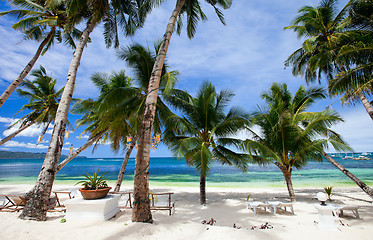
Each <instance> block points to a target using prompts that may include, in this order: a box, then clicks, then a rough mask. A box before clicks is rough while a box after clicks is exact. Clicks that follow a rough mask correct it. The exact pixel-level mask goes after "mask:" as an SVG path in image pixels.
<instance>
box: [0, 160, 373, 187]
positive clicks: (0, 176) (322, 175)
mask: <svg viewBox="0 0 373 240" xmlns="http://www.w3.org/2000/svg"><path fill="white" fill-rule="evenodd" d="M43 160H44V159H0V183H2V184H25V183H28V184H30V183H31V184H33V183H34V182H35V181H36V178H37V175H38V174H39V171H40V168H41V166H42V163H43ZM335 160H337V161H338V162H339V163H341V164H342V165H343V166H345V167H346V168H347V169H349V170H350V171H351V172H352V173H353V174H355V175H356V176H357V177H358V178H360V179H361V180H362V181H364V182H365V183H366V184H368V185H373V160H351V159H342V158H341V157H338V156H337V157H335ZM121 163H122V159H120V158H105V159H102V158H76V159H74V160H72V161H71V162H70V163H68V164H67V165H66V166H65V167H64V168H63V169H62V170H61V171H60V172H59V173H58V174H57V176H56V183H57V184H73V183H75V182H77V181H78V180H80V179H82V177H81V175H82V174H84V172H85V171H87V172H88V173H91V172H92V170H93V169H95V170H97V169H100V172H102V173H103V172H107V173H106V175H105V176H106V178H108V179H109V182H110V183H111V182H114V181H115V180H116V178H117V174H118V172H119V169H120V166H121ZM134 166H135V160H134V159H130V160H129V161H128V164H127V169H126V172H125V176H124V182H131V181H132V180H133V173H134ZM149 174H150V182H151V184H153V185H160V186H199V175H198V173H197V171H196V170H195V169H194V168H193V167H191V166H187V165H186V164H185V161H183V160H178V159H176V158H151V161H150V169H149ZM292 180H293V184H294V186H295V187H324V186H354V185H355V183H353V182H352V181H351V180H350V179H349V178H347V177H346V176H345V175H344V174H343V173H342V172H341V171H339V170H338V169H336V168H335V167H334V166H333V165H331V164H330V163H329V162H327V161H324V162H322V163H320V162H314V161H311V162H309V164H308V165H307V166H305V167H304V168H302V169H300V170H298V169H295V170H294V171H293V176H292ZM207 183H208V185H210V186H224V187H228V186H232V187H265V186H268V187H282V186H285V182H284V178H283V176H282V173H281V172H280V171H279V170H278V168H277V167H276V166H274V165H269V166H265V167H263V166H257V165H253V164H251V165H250V167H249V170H248V171H247V172H244V173H243V172H241V171H240V170H238V169H236V168H234V167H231V166H221V165H219V164H213V165H212V166H211V169H210V173H209V175H208V177H207Z"/></svg>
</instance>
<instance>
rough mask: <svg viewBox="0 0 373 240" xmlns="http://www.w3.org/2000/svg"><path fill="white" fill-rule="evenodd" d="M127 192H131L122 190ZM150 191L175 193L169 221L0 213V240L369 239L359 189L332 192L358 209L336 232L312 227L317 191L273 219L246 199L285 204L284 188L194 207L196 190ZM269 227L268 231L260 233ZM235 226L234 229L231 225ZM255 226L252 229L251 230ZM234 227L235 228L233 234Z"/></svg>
mask: <svg viewBox="0 0 373 240" xmlns="http://www.w3.org/2000/svg"><path fill="white" fill-rule="evenodd" d="M31 187H32V186H31V185H0V194H4V193H7V194H21V193H24V192H25V191H27V190H28V189H30V188H31ZM69 188H71V186H64V185H57V186H56V187H55V188H54V190H68V189H69ZM123 190H131V189H123ZM151 190H152V191H153V192H174V193H175V194H174V201H175V203H176V209H175V212H174V213H173V215H172V216H169V215H168V211H153V212H152V215H153V220H154V223H153V224H146V223H133V222H132V221H131V214H132V211H131V210H130V209H126V210H122V211H121V212H120V213H118V214H117V215H116V216H115V217H114V218H112V219H110V220H109V221H84V222H79V221H78V222H77V221H74V222H69V221H67V222H65V223H61V222H60V221H61V219H63V218H64V215H65V214H64V213H48V220H47V221H45V222H35V221H25V220H21V219H19V218H18V215H19V214H20V213H8V212H0V239H48V240H53V239H90V240H99V239H100V240H101V239H102V240H111V239H113V240H114V239H152V240H156V239H160V240H168V239H169V240H173V239H192V240H197V239H213V240H218V239H224V240H226V239H253V240H255V239H284V240H285V239H286V240H300V239H301V240H307V239H310V240H311V239H312V240H314V239H338V240H344V239H346V240H347V239H348V240H350V239H367V240H368V239H369V240H370V239H372V236H373V204H372V199H371V198H370V197H369V196H367V195H366V194H365V193H364V192H362V191H361V190H360V189H358V188H335V189H333V192H334V195H333V196H332V199H333V202H332V203H333V204H338V205H357V206H360V209H359V213H360V217H361V218H360V219H356V218H355V217H354V215H353V214H352V212H351V211H346V212H345V213H344V216H343V217H340V220H341V222H342V223H343V224H344V226H342V225H341V224H339V225H338V230H321V229H319V228H318V227H317V225H316V223H315V222H317V221H319V220H318V214H317V210H316V208H315V206H314V204H318V201H317V200H316V193H317V192H319V191H322V189H295V193H296V197H297V202H296V203H295V204H294V211H295V215H292V214H291V213H289V212H282V211H281V212H279V213H278V214H276V215H272V214H271V213H270V212H269V211H268V212H259V213H257V215H254V213H253V212H252V211H250V210H248V209H246V196H247V195H248V194H251V198H250V199H251V200H258V201H270V200H280V201H288V194H287V191H286V189H283V188H262V189H244V188H238V189H228V188H207V204H206V206H201V205H199V192H198V191H199V189H198V188H183V187H177V188H176V187H167V188H160V187H158V188H154V189H151ZM211 218H213V219H214V220H216V223H215V224H214V225H213V226H210V225H206V224H202V223H201V222H202V221H203V220H206V221H209V220H210V219H211ZM265 223H268V224H269V225H270V226H272V227H273V228H271V229H259V227H260V226H261V225H262V224H265ZM234 225H235V226H236V228H234V227H233V226H234ZM254 226H256V227H255V228H254V230H251V229H252V228H253V227H254ZM238 228H239V229H238Z"/></svg>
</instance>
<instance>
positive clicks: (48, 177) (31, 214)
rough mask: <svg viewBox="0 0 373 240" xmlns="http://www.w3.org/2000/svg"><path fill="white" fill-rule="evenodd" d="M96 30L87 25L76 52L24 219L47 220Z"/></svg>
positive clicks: (22, 214)
mask: <svg viewBox="0 0 373 240" xmlns="http://www.w3.org/2000/svg"><path fill="white" fill-rule="evenodd" d="M94 27H95V25H94V24H93V22H91V21H90V22H88V23H87V27H86V28H85V29H84V31H83V34H82V36H81V37H80V40H79V44H78V46H77V48H76V50H75V52H74V56H73V59H72V60H71V63H70V67H69V71H68V74H67V81H66V85H65V88H64V91H63V93H62V96H61V100H60V103H59V105H58V109H57V113H56V118H55V120H54V128H53V133H52V137H51V142H50V144H49V148H48V151H47V154H46V156H45V159H44V163H43V166H42V168H41V170H40V173H39V176H38V179H37V181H36V185H35V187H34V188H33V189H32V190H31V191H29V192H28V193H27V194H26V195H25V197H26V199H27V204H26V206H25V208H24V209H23V211H22V213H21V215H20V216H19V217H20V218H22V219H30V220H37V221H45V220H46V219H47V205H48V200H49V196H50V194H51V191H52V186H53V182H54V179H55V176H56V173H57V166H58V161H59V159H60V157H61V150H62V146H63V140H64V135H65V128H66V122H67V114H68V111H69V106H70V102H71V98H72V96H73V92H74V85H75V79H76V73H77V71H78V67H79V64H80V59H81V57H82V54H83V50H84V47H85V45H86V44H87V41H88V38H89V34H90V33H91V32H92V30H93V28H94Z"/></svg>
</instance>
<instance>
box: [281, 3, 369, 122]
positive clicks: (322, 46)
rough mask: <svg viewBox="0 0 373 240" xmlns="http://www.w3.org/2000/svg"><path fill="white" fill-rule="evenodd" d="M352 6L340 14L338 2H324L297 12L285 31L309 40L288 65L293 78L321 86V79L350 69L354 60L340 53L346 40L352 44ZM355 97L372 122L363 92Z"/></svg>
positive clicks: (287, 61) (329, 77)
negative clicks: (299, 76) (337, 6)
mask: <svg viewBox="0 0 373 240" xmlns="http://www.w3.org/2000/svg"><path fill="white" fill-rule="evenodd" d="M352 2H354V1H352V0H351V1H349V2H348V3H347V5H346V6H345V7H344V8H343V9H342V10H341V11H340V12H336V4H337V1H336V0H323V1H321V2H320V5H319V6H318V7H310V6H306V7H303V8H301V9H300V10H299V11H298V12H299V15H298V16H297V17H296V18H295V19H294V20H293V22H292V24H293V25H292V26H289V27H286V28H285V29H292V30H293V31H294V32H296V33H297V34H298V37H299V38H301V37H306V38H307V39H306V40H305V41H304V42H303V45H302V47H301V48H299V49H298V50H296V51H295V52H294V53H293V54H291V55H290V56H289V57H288V59H287V60H286V61H285V66H290V65H292V66H293V68H292V72H293V74H294V75H301V76H304V78H305V80H306V81H307V82H310V81H314V80H316V79H318V80H319V82H320V78H321V76H322V75H325V76H326V77H327V79H328V80H330V79H332V78H333V76H335V75H336V74H338V73H339V72H341V71H347V70H348V69H349V68H350V67H351V59H349V58H347V57H346V56H345V57H341V56H340V55H338V53H339V51H340V49H341V48H342V47H343V42H344V41H343V40H344V39H349V40H348V41H350V37H349V36H350V34H351V32H349V31H348V30H349V29H348V27H349V26H350V25H349V23H350V21H349V19H348V18H347V12H348V9H349V7H350V5H351V3H352ZM355 90H356V89H355ZM355 92H356V91H355ZM356 96H357V97H358V98H359V99H360V101H361V102H362V104H363V106H364V107H365V109H366V111H367V113H368V114H369V116H370V117H371V118H372V120H373V107H372V106H371V104H370V103H369V101H368V100H367V98H366V96H365V94H364V91H357V92H356Z"/></svg>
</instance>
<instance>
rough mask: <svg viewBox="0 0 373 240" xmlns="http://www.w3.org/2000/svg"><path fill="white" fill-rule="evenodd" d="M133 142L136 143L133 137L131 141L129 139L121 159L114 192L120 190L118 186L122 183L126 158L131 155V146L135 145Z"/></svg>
mask: <svg viewBox="0 0 373 240" xmlns="http://www.w3.org/2000/svg"><path fill="white" fill-rule="evenodd" d="M135 143H136V140H135V139H134V140H133V141H131V143H130V144H129V146H128V149H127V152H126V155H125V156H124V159H123V162H122V166H121V168H120V170H119V174H118V179H117V182H116V183H115V188H114V192H119V191H120V187H121V185H122V181H123V176H124V172H125V171H126V167H127V163H128V159H129V158H130V156H131V153H132V150H133V147H134V146H135Z"/></svg>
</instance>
